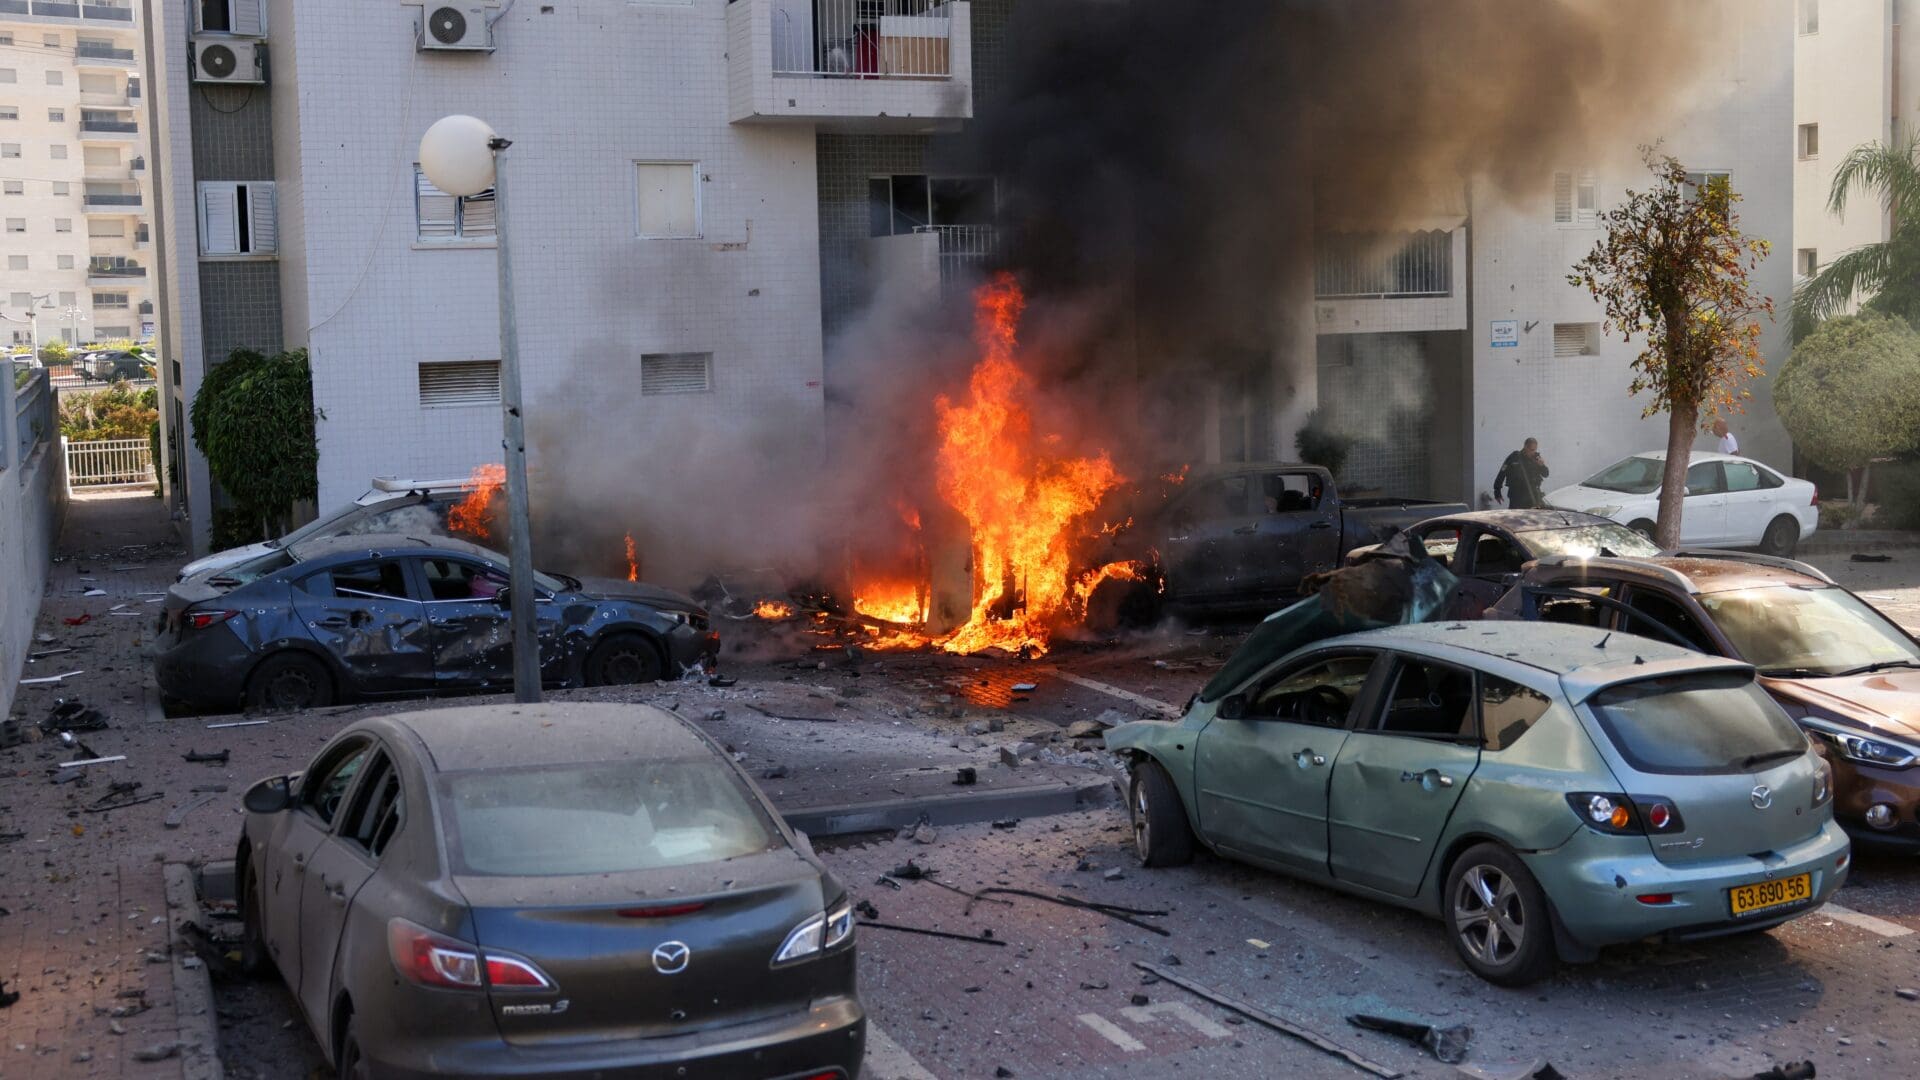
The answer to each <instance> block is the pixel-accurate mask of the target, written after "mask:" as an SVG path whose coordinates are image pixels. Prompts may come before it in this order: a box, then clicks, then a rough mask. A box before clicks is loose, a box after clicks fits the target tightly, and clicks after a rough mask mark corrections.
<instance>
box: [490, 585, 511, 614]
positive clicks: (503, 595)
mask: <svg viewBox="0 0 1920 1080" xmlns="http://www.w3.org/2000/svg"><path fill="white" fill-rule="evenodd" d="M512 593H513V590H512V589H508V588H502V589H501V590H500V591H499V592H497V593H494V594H493V606H495V607H497V608H499V609H500V610H501V611H512V610H513V596H512Z"/></svg>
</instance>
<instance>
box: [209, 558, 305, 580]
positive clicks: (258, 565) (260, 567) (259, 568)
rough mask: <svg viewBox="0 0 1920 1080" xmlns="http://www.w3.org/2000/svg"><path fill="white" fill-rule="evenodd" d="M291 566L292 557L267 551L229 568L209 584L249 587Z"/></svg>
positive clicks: (215, 576) (211, 578) (213, 578)
mask: <svg viewBox="0 0 1920 1080" xmlns="http://www.w3.org/2000/svg"><path fill="white" fill-rule="evenodd" d="M292 565H293V556H291V555H289V554H287V553H286V552H284V551H269V552H267V553H266V554H265V555H256V556H254V557H253V558H251V559H248V560H247V561H246V562H243V563H240V564H239V565H237V566H229V567H227V568H226V569H225V570H222V571H220V572H218V573H216V574H214V575H213V576H212V577H210V578H208V579H207V581H208V583H209V584H218V585H232V586H239V585H250V584H252V583H254V582H256V581H259V580H260V579H261V578H263V577H266V576H267V575H268V574H274V573H278V572H280V571H282V570H285V569H286V568H287V567H289V566H292Z"/></svg>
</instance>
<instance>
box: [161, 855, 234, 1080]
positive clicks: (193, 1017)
mask: <svg viewBox="0 0 1920 1080" xmlns="http://www.w3.org/2000/svg"><path fill="white" fill-rule="evenodd" d="M165 872H166V881H167V930H168V942H169V944H168V949H167V952H168V954H169V955H170V956H171V957H172V962H171V963H170V964H169V965H168V966H169V967H171V968H172V969H173V1008H174V1015H175V1017H176V1018H177V1019H178V1021H179V1025H180V1026H179V1030H178V1031H177V1032H176V1033H175V1035H174V1037H175V1038H176V1039H178V1040H179V1041H180V1076H181V1078H182V1080H225V1077H226V1070H225V1069H224V1068H222V1067H221V1064H220V1032H219V1029H218V1027H217V1024H216V1018H215V1014H214V1011H213V976H212V975H210V974H209V973H208V972H207V965H205V964H196V965H195V966H193V967H188V966H187V965H186V964H185V963H183V961H184V959H185V957H184V956H182V955H180V954H179V952H178V948H177V946H178V943H179V941H180V940H181V937H182V934H181V929H180V928H181V927H182V926H184V925H185V924H187V923H193V924H194V925H196V926H204V925H205V920H203V919H202V918H201V914H200V900H199V897H198V896H197V895H196V893H195V890H194V887H193V867H191V866H188V865H187V864H186V863H177V862H170V863H167V864H166V867H165ZM186 956H193V953H192V951H191V950H188V951H187V953H186ZM195 959H198V957H195Z"/></svg>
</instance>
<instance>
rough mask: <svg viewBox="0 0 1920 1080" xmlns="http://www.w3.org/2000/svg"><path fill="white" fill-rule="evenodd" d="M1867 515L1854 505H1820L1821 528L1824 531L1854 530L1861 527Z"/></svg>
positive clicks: (1842, 503) (1837, 503)
mask: <svg viewBox="0 0 1920 1080" xmlns="http://www.w3.org/2000/svg"><path fill="white" fill-rule="evenodd" d="M1864 516H1865V514H1864V513H1863V512H1862V509H1861V508H1860V507H1858V506H1855V505H1853V504H1852V503H1844V502H1823V503H1821V504H1820V527H1821V528H1823V529H1854V528H1858V527H1859V526H1860V519H1861V518H1862V517H1864Z"/></svg>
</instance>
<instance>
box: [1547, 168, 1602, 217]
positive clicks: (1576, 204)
mask: <svg viewBox="0 0 1920 1080" xmlns="http://www.w3.org/2000/svg"><path fill="white" fill-rule="evenodd" d="M1599 219H1600V190H1599V186H1598V182H1597V181H1596V180H1595V179H1594V175H1593V174H1592V173H1590V172H1583V173H1579V174H1577V175H1576V174H1574V173H1570V172H1557V173H1554V174H1553V220H1554V222H1555V224H1559V225H1592V224H1593V223H1595V222H1596V221H1598V220H1599Z"/></svg>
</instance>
